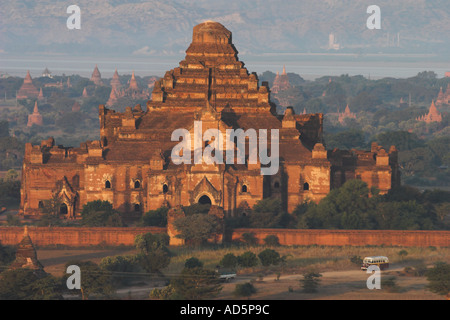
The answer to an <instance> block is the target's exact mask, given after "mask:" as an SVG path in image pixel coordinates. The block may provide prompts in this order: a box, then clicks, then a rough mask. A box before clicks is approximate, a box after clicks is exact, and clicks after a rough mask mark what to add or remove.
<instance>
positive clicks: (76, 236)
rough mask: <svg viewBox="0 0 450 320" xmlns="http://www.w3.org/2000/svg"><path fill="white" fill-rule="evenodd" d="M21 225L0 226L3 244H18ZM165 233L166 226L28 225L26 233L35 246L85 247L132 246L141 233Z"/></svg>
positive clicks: (21, 231)
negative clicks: (78, 226) (85, 226)
mask: <svg viewBox="0 0 450 320" xmlns="http://www.w3.org/2000/svg"><path fill="white" fill-rule="evenodd" d="M23 231H24V228H23V227H0V242H1V243H2V244H3V245H15V244H18V243H19V242H20V241H21V240H22V237H23ZM147 232H151V233H166V232H167V231H166V228H157V227H145V228H65V227H59V228H58V227H28V234H29V235H30V238H31V240H32V241H33V243H34V244H35V245H37V246H47V245H56V244H59V245H65V246H73V247H87V246H95V245H99V244H105V245H111V246H119V245H126V246H132V245H133V244H134V238H135V236H136V235H138V234H142V233H147Z"/></svg>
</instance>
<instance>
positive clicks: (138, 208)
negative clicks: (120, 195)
mask: <svg viewBox="0 0 450 320" xmlns="http://www.w3.org/2000/svg"><path fill="white" fill-rule="evenodd" d="M134 211H135V212H140V211H141V205H140V204H139V203H136V204H135V205H134Z"/></svg>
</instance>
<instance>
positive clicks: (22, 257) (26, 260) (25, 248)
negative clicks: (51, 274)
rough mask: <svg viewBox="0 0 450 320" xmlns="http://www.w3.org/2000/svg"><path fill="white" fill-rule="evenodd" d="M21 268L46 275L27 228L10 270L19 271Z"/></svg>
mask: <svg viewBox="0 0 450 320" xmlns="http://www.w3.org/2000/svg"><path fill="white" fill-rule="evenodd" d="M21 268H29V269H31V270H35V271H37V272H38V273H40V274H42V275H44V274H45V271H44V266H43V265H42V264H41V263H40V262H39V260H38V259H37V254H36V249H35V247H34V245H33V242H32V241H31V238H30V235H29V234H28V228H27V226H25V229H24V232H23V238H22V240H21V241H20V242H19V244H18V246H17V251H16V260H14V262H13V263H12V264H11V265H10V267H9V269H10V270H17V269H21Z"/></svg>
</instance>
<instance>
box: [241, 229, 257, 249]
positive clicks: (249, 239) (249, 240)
mask: <svg viewBox="0 0 450 320" xmlns="http://www.w3.org/2000/svg"><path fill="white" fill-rule="evenodd" d="M241 242H243V243H244V244H246V245H247V246H256V245H258V238H256V236H255V234H254V233H253V232H245V233H243V234H242V237H241Z"/></svg>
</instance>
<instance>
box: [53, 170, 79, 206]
mask: <svg viewBox="0 0 450 320" xmlns="http://www.w3.org/2000/svg"><path fill="white" fill-rule="evenodd" d="M58 185H59V189H58V191H57V194H58V196H59V197H60V199H61V200H62V201H63V202H66V203H70V204H72V203H73V202H74V201H75V198H76V196H77V193H76V192H75V191H74V190H73V189H72V187H71V186H70V184H69V182H68V181H67V177H66V176H64V178H63V179H62V181H60V183H59V184H58Z"/></svg>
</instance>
